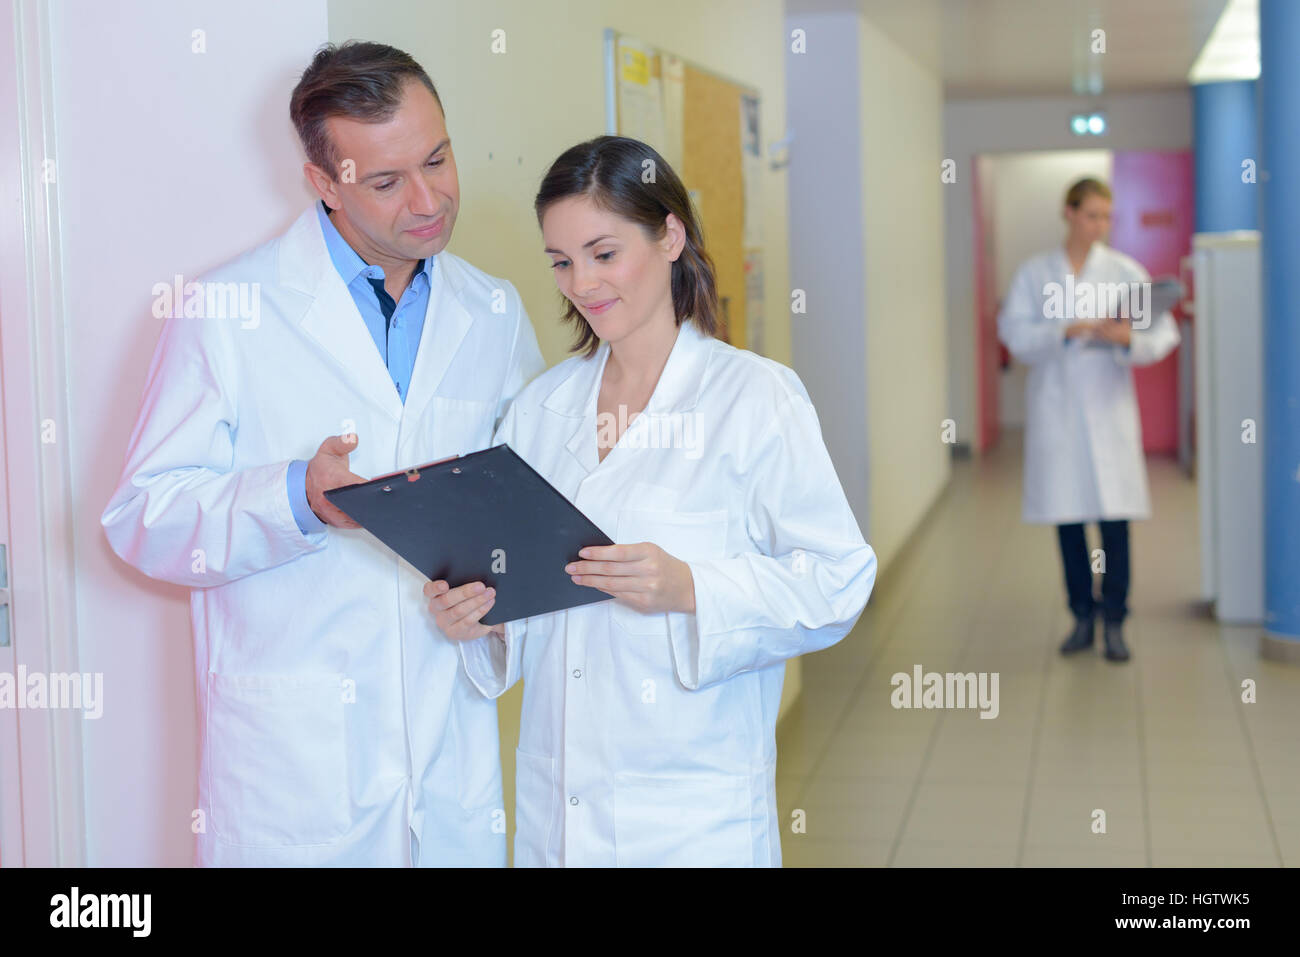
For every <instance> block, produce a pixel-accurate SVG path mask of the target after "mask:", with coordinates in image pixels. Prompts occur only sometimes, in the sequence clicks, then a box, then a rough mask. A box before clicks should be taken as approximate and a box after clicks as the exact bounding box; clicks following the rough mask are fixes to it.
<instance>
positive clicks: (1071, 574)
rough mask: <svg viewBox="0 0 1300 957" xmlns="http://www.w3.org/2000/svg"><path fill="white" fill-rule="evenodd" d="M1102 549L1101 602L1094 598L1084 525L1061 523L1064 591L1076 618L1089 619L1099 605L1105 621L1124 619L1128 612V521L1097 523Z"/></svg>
mask: <svg viewBox="0 0 1300 957" xmlns="http://www.w3.org/2000/svg"><path fill="white" fill-rule="evenodd" d="M1097 524H1098V525H1100V526H1101V548H1102V551H1103V552H1104V553H1105V556H1106V564H1105V571H1104V572H1103V573H1102V577H1101V602H1100V603H1099V602H1098V601H1097V600H1096V599H1095V598H1093V597H1092V557H1091V556H1090V555H1089V554H1088V539H1087V536H1086V535H1085V534H1084V529H1083V525H1080V524H1076V525H1058V526H1056V535H1057V538H1058V540H1059V541H1060V543H1061V563H1062V564H1063V565H1064V566H1065V590H1066V592H1067V593H1068V594H1069V596H1070V611H1072V612H1073V613H1074V617H1075V618H1090V617H1092V616H1093V615H1094V614H1096V611H1097V606H1098V604H1100V606H1101V611H1102V615H1103V617H1104V618H1105V620H1106V621H1123V620H1124V616H1125V615H1126V614H1128V606H1127V604H1126V603H1127V601H1128V581H1129V573H1128V522H1127V521H1118V522H1098V523H1097Z"/></svg>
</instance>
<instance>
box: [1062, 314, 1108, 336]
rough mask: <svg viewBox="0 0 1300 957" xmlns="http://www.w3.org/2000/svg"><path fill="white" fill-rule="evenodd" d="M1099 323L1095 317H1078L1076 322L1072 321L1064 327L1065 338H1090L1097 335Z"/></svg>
mask: <svg viewBox="0 0 1300 957" xmlns="http://www.w3.org/2000/svg"><path fill="white" fill-rule="evenodd" d="M1099 327H1100V323H1098V322H1097V320H1095V319H1080V320H1079V321H1078V322H1072V323H1070V324H1069V325H1068V326H1066V327H1065V338H1067V339H1092V338H1095V337H1096V335H1097V330H1098V328H1099Z"/></svg>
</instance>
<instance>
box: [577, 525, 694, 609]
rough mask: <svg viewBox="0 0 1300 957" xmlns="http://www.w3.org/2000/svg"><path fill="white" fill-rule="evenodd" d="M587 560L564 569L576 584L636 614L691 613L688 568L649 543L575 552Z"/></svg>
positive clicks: (689, 571)
mask: <svg viewBox="0 0 1300 957" xmlns="http://www.w3.org/2000/svg"><path fill="white" fill-rule="evenodd" d="M578 555H579V557H581V558H585V559H590V561H578V562H571V563H569V564H568V565H565V566H564V570H565V571H566V572H568V573H569V575H570V576H571V577H572V578H573V581H574V582H575V583H576V584H578V585H589V586H590V587H592V588H599V589H600V590H601V591H603V592H605V593H606V594H607V595H613V596H614V597H615V598H617V599H618V600H619V601H621V602H623V603H624V604H626V605H630V606H631V607H632V608H635V609H636V610H637V611H639V612H644V613H646V614H649V613H651V612H659V611H682V612H694V611H695V578H694V576H693V575H691V566H690V565H688V564H686V563H685V562H684V561H682V560H681V559H678V558H674V557H673V556H672V555H669V554H668V553H667V552H666V551H664V550H663V549H662V548H660V547H659V546H658V545H656V544H654V543H653V542H638V543H637V544H635V545H592V546H589V547H587V548H584V549H582V551H580V552H578Z"/></svg>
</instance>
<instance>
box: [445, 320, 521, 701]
mask: <svg viewBox="0 0 1300 957" xmlns="http://www.w3.org/2000/svg"><path fill="white" fill-rule="evenodd" d="M524 325H528V319H527V317H525V318H524ZM529 332H530V334H531V326H529ZM534 348H536V342H535V340H534ZM521 387H522V386H521ZM516 391H518V390H516ZM520 415H521V410H520V408H519V405H518V404H516V403H512V404H511V405H510V406H509V407H508V408H507V409H506V413H505V416H504V418H502V420H501V424H500V425H498V426H497V430H496V434H495V435H494V436H493V438H492V444H493V445H499V444H500V443H502V442H507V443H510V444H511V446H512V447H514V446H515V431H516V429H517V428H518V427H519V426H518V422H519V417H520ZM527 625H528V619H527V618H521V619H520V620H518V621H508V622H506V637H505V640H504V641H502V639H500V638H498V637H496V636H495V635H484V636H483V637H482V638H475V639H474V640H473V641H460V642H457V643H456V646H457V648H458V649H459V651H460V660H461V662H462V663H463V664H464V666H465V673H466V674H467V675H468V676H469V680H470V682H471V683H472V684H473V685H474V687H475V688H477V689H478V690H479V692H480V693H482V694H483V695H484V696H485V697H488V698H497V697H500V696H501V695H503V694H505V692H506V691H507V690H508V689H509V688H510V686H511V685H513V684H514V683H515V682H516V681H518V680H519V675H520V671H521V669H522V668H523V658H524V634H525V633H526V631H527Z"/></svg>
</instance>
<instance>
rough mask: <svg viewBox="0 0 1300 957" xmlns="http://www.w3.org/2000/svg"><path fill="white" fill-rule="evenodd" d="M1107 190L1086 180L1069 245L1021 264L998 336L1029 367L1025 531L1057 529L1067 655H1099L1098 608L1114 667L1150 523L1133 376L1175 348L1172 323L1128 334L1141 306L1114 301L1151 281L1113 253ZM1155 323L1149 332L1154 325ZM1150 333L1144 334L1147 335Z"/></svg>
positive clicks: (1123, 652) (1076, 188) (1153, 320)
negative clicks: (1134, 523) (1135, 527)
mask: <svg viewBox="0 0 1300 957" xmlns="http://www.w3.org/2000/svg"><path fill="white" fill-rule="evenodd" d="M1110 212H1111V194H1110V189H1109V188H1108V187H1107V186H1106V185H1105V184H1104V183H1102V182H1100V181H1099V180H1096V179H1090V178H1089V179H1081V180H1079V181H1078V182H1076V183H1075V184H1074V185H1073V186H1071V187H1070V189H1069V192H1067V193H1066V197H1065V209H1064V218H1065V221H1066V224H1067V226H1068V229H1067V232H1066V237H1065V243H1064V245H1063V246H1060V247H1058V248H1056V249H1052V250H1049V251H1048V252H1045V253H1042V254H1041V255H1039V256H1036V257H1034V258H1033V259H1031V260H1029V261H1028V262H1026V263H1024V264H1023V265H1022V266H1021V267H1020V269H1019V270H1018V271H1017V272H1016V275H1015V278H1014V279H1013V280H1012V282H1011V288H1010V290H1009V291H1008V293H1007V298H1006V300H1005V302H1004V303H1003V306H1002V312H1001V314H1000V315H999V316H998V335H999V337H1000V338H1001V339H1002V341H1003V342H1004V343H1006V346H1007V348H1008V349H1009V350H1011V353H1012V355H1014V356H1015V357H1016V358H1017V359H1019V360H1020V361H1021V362H1024V363H1026V364H1027V365H1028V366H1029V376H1028V378H1027V379H1026V383H1025V480H1024V520H1025V521H1026V522H1031V523H1043V524H1050V525H1055V526H1056V529H1057V541H1058V544H1059V545H1060V549H1061V561H1062V564H1063V565H1064V567H1065V586H1066V592H1067V594H1068V596H1069V604H1070V611H1071V612H1072V613H1073V614H1074V619H1075V623H1074V627H1073V629H1071V631H1070V634H1069V635H1068V636H1066V639H1065V641H1064V643H1063V644H1062V645H1061V653H1062V654H1067V655H1068V654H1072V653H1074V652H1077V651H1082V650H1084V649H1086V648H1091V647H1092V644H1093V640H1094V637H1095V631H1096V628H1095V620H1096V612H1097V609H1098V607H1099V606H1100V609H1101V611H1102V616H1103V617H1104V619H1105V655H1106V657H1107V658H1108V659H1109V660H1111V661H1127V660H1128V658H1129V651H1128V648H1127V647H1126V646H1125V644H1124V637H1123V630H1122V625H1123V622H1124V618H1125V616H1126V615H1127V613H1128V605H1127V602H1128V590H1129V540H1128V523H1129V520H1130V519H1139V518H1147V517H1149V515H1150V513H1151V505H1150V501H1149V497H1148V492H1147V473H1146V461H1145V459H1143V457H1142V425H1141V422H1140V421H1139V419H1138V407H1137V393H1136V391H1135V390H1134V387H1133V371H1132V368H1133V366H1141V365H1147V364H1149V363H1153V362H1159V361H1160V360H1161V359H1163V358H1164V357H1165V356H1167V355H1168V354H1169V353H1170V352H1172V351H1173V349H1174V347H1176V346H1177V345H1178V340H1179V335H1178V327H1177V326H1176V325H1175V324H1174V320H1173V316H1171V315H1170V314H1169V313H1168V312H1164V313H1161V314H1160V315H1159V316H1155V317H1151V316H1150V315H1149V314H1148V315H1146V316H1145V317H1142V322H1141V323H1137V322H1131V321H1130V319H1129V318H1125V317H1123V316H1122V315H1121V312H1124V311H1127V312H1129V314H1130V316H1131V317H1132V319H1137V318H1139V317H1138V316H1137V312H1138V311H1140V306H1141V305H1142V303H1143V302H1145V305H1146V306H1147V307H1148V308H1149V307H1150V302H1151V297H1150V287H1149V286H1144V287H1142V288H1143V292H1142V293H1141V295H1142V297H1143V299H1140V300H1138V301H1137V302H1136V303H1135V302H1134V301H1133V300H1132V298H1130V299H1129V301H1128V303H1127V305H1128V307H1129V308H1128V309H1127V310H1122V309H1119V310H1117V309H1115V308H1114V306H1115V305H1116V301H1115V300H1116V298H1117V296H1116V294H1117V293H1118V292H1119V291H1121V290H1127V291H1129V292H1131V291H1132V290H1133V289H1134V288H1135V287H1134V285H1133V284H1134V283H1138V284H1145V283H1148V282H1149V281H1150V278H1151V277H1150V276H1149V275H1148V274H1147V271H1146V270H1145V269H1143V268H1142V266H1141V265H1140V264H1139V263H1138V262H1137V261H1136V260H1134V259H1132V258H1131V257H1129V256H1126V255H1124V254H1123V253H1120V252H1116V251H1115V250H1113V249H1111V248H1110V247H1109V246H1107V245H1106V244H1105V242H1104V240H1105V237H1106V235H1107V233H1108V232H1109V230H1110ZM1148 320H1149V325H1148V324H1147V321H1148ZM1142 326H1145V328H1142ZM1088 522H1096V523H1097V524H1098V525H1099V526H1100V532H1101V545H1102V553H1103V556H1104V562H1105V564H1104V566H1103V567H1104V574H1103V575H1102V583H1101V601H1100V602H1098V601H1097V600H1096V599H1095V598H1094V597H1093V591H1092V563H1091V561H1090V560H1089V555H1088V542H1087V537H1086V536H1085V534H1084V525H1085V523H1088Z"/></svg>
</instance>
